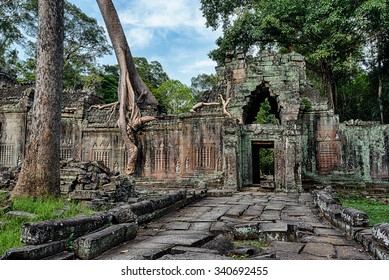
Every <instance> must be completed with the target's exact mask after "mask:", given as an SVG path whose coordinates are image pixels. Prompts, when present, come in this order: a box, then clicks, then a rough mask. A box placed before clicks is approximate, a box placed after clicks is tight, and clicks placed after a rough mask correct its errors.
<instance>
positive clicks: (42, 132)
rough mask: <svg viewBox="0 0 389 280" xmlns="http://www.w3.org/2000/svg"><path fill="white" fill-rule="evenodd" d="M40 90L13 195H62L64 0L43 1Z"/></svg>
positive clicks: (39, 54)
mask: <svg viewBox="0 0 389 280" xmlns="http://www.w3.org/2000/svg"><path fill="white" fill-rule="evenodd" d="M38 14H39V32H38V50H37V71H36V92H35V98H34V108H33V112H32V122H31V126H30V127H29V138H28V141H27V147H26V155H25V159H24V161H23V165H22V169H21V172H20V175H19V180H18V182H17V185H16V187H15V188H14V190H13V193H12V195H13V196H57V195H59V194H60V158H59V155H60V132H61V131H60V125H61V94H62V69H63V39H64V0H56V1H52V0H39V2H38Z"/></svg>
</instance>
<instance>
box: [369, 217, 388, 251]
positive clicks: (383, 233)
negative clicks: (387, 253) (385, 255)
mask: <svg viewBox="0 0 389 280" xmlns="http://www.w3.org/2000/svg"><path fill="white" fill-rule="evenodd" d="M373 238H374V240H376V241H377V242H378V243H379V244H380V245H381V246H384V247H385V248H386V249H388V250H389V224H387V223H382V224H378V225H376V226H374V228H373Z"/></svg>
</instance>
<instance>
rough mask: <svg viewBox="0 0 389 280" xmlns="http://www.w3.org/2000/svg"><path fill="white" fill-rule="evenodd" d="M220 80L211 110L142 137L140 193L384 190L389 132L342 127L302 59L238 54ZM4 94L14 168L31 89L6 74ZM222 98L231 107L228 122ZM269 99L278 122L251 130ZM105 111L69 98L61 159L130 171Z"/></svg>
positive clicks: (9, 162)
mask: <svg viewBox="0 0 389 280" xmlns="http://www.w3.org/2000/svg"><path fill="white" fill-rule="evenodd" d="M217 74H218V76H219V84H218V86H217V87H216V88H214V89H213V90H212V91H211V92H209V93H207V94H206V100H204V102H205V103H206V104H208V105H209V104H213V105H210V106H203V107H201V108H199V109H197V110H195V111H193V112H189V113H185V114H181V115H161V116H159V117H158V119H157V120H155V121H153V122H150V123H148V124H146V125H144V127H143V128H142V130H141V132H140V133H139V134H138V139H137V141H138V143H137V144H138V147H139V148H140V153H139V157H138V164H137V170H136V173H135V175H134V178H135V180H136V185H137V186H144V187H149V188H156V189H159V188H160V189H163V188H169V189H172V188H177V189H181V188H183V187H196V186H199V185H201V186H203V187H204V186H205V187H208V188H210V189H224V190H231V191H234V190H239V189H240V188H242V187H244V186H253V187H258V188H264V189H268V190H276V191H283V192H299V191H302V190H303V187H305V182H309V183H310V184H312V183H320V184H326V183H330V184H339V185H344V186H348V185H350V186H351V185H353V186H355V185H361V184H362V185H363V186H368V187H373V188H385V189H387V186H388V180H389V158H388V157H389V136H388V135H389V126H388V125H380V124H377V123H374V122H363V121H359V120H350V121H348V122H344V123H340V122H339V118H338V116H337V115H336V114H334V112H333V110H330V109H329V107H328V104H327V99H326V98H325V97H323V96H321V95H320V93H319V92H318V91H316V90H315V89H313V88H312V86H311V85H310V84H309V82H308V80H307V78H306V75H305V62H304V57H302V56H301V55H299V54H297V53H289V54H282V55H281V54H261V55H259V56H258V57H249V56H245V55H244V54H243V53H240V52H239V51H237V52H236V53H231V54H228V55H227V56H226V63H225V66H222V67H218V68H217ZM0 87H1V88H0V166H1V167H5V168H8V167H14V166H17V165H19V164H20V163H21V162H22V161H23V157H24V153H25V143H26V139H27V135H28V133H29V132H28V129H27V128H28V124H29V122H30V111H31V107H32V106H33V95H34V89H33V88H32V86H31V85H20V84H17V83H16V81H15V77H13V76H12V75H9V74H7V73H6V72H4V71H0ZM220 95H221V96H222V97H223V99H224V100H229V104H228V106H227V111H228V113H229V115H230V116H227V115H226V112H223V107H222V105H221V103H220V98H219V96H220ZM266 99H267V100H268V101H269V104H270V107H271V113H272V114H274V116H275V117H276V118H277V120H278V124H254V121H255V117H256V115H257V113H258V111H259V110H260V107H261V104H263V103H262V102H264V101H265V100H266ZM215 102H217V103H220V104H219V105H215V104H214V103H215ZM103 103H104V102H103V100H102V98H101V97H100V96H97V95H96V94H94V93H93V92H64V93H63V105H62V106H63V107H62V139H61V158H62V159H70V158H73V159H76V160H81V161H103V162H104V163H105V165H106V166H107V167H109V168H110V170H111V171H114V172H116V173H124V167H125V165H126V160H127V158H128V157H127V151H126V148H125V146H124V142H123V141H122V139H121V135H120V132H119V129H118V127H117V125H116V120H117V118H118V115H117V114H118V113H117V111H115V110H112V107H111V108H108V107H107V108H105V107H102V106H100V105H102V104H103ZM261 150H271V151H272V153H273V154H274V172H272V174H265V173H264V172H263V171H261V169H262V167H261V166H260V161H259V156H260V151H261Z"/></svg>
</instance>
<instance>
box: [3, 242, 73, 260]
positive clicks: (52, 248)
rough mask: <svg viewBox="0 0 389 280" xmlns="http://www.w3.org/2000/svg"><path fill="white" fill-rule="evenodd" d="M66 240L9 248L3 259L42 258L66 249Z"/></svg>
mask: <svg viewBox="0 0 389 280" xmlns="http://www.w3.org/2000/svg"><path fill="white" fill-rule="evenodd" d="M66 244H67V241H66V240H61V241H55V242H50V243H46V244H41V245H26V246H21V247H16V248H11V249H9V250H7V251H6V252H5V253H4V255H3V256H2V257H1V258H0V259H1V260H40V259H43V258H47V257H49V256H52V255H55V254H58V253H59V252H63V251H66Z"/></svg>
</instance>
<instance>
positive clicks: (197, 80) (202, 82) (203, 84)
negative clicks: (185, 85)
mask: <svg viewBox="0 0 389 280" xmlns="http://www.w3.org/2000/svg"><path fill="white" fill-rule="evenodd" d="M217 82H218V77H217V76H216V75H213V74H210V75H208V74H199V75H197V76H196V77H193V78H192V79H191V86H190V87H191V94H192V96H193V97H194V99H196V101H197V102H201V101H204V100H203V94H204V92H207V91H210V90H212V88H213V87H214V86H216V85H217Z"/></svg>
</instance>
